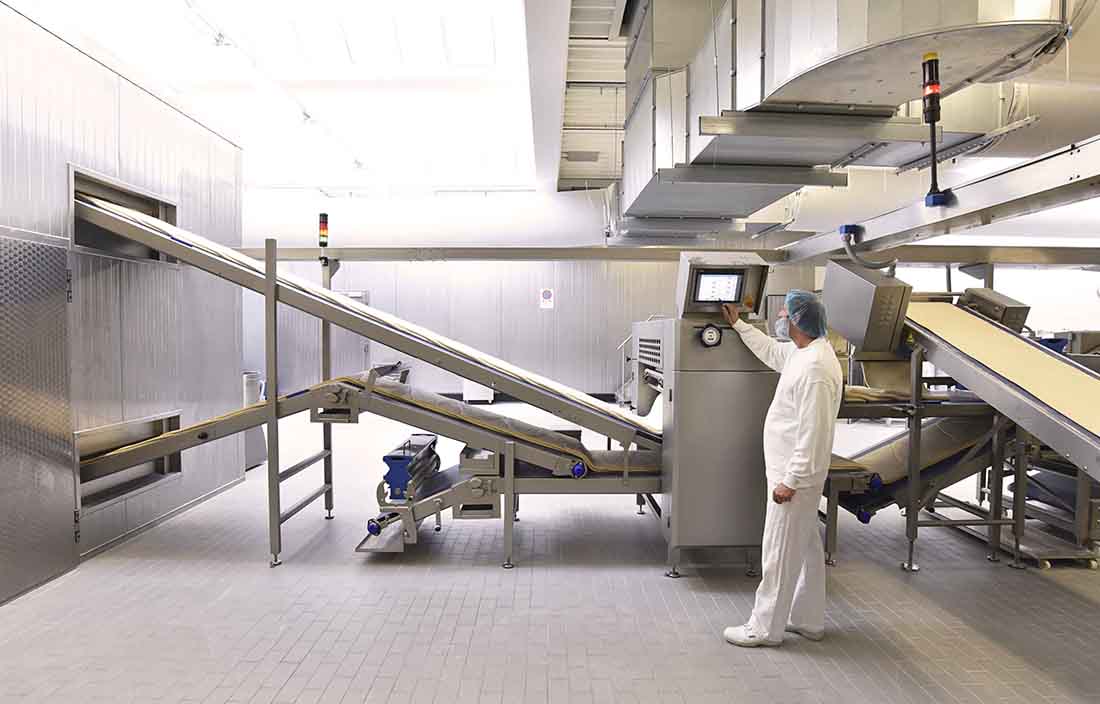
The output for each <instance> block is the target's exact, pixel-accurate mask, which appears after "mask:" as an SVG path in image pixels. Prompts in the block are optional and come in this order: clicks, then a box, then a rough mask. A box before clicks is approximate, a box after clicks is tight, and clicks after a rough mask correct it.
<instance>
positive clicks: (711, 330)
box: [699, 325, 722, 347]
mask: <svg viewBox="0 0 1100 704" xmlns="http://www.w3.org/2000/svg"><path fill="white" fill-rule="evenodd" d="M699 335H700V337H701V338H702V340H703V346H704V347H715V346H717V345H718V344H719V343H721V342H722V331H721V330H719V329H718V328H716V327H714V326H713V325H708V326H706V327H705V328H703V331H702V332H701V333H700V334H699Z"/></svg>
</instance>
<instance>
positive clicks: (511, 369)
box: [79, 193, 662, 438]
mask: <svg viewBox="0 0 1100 704" xmlns="http://www.w3.org/2000/svg"><path fill="white" fill-rule="evenodd" d="M79 198H80V199H81V200H83V201H84V202H87V203H89V204H91V205H93V206H95V207H97V208H100V209H102V210H106V211H107V212H109V213H111V214H112V215H115V216H117V217H120V218H124V219H127V220H130V221H133V222H136V223H137V224H139V225H141V226H142V227H144V228H146V229H148V230H152V231H153V232H156V233H159V234H161V235H163V236H165V237H168V238H170V239H172V240H175V241H176V242H179V243H181V244H184V245H187V246H188V247H192V248H194V249H196V250H198V251H201V252H204V253H206V254H208V255H211V256H214V257H218V258H219V259H222V260H224V261H226V262H230V263H232V264H235V265H236V266H238V267H241V268H243V269H246V270H248V271H251V272H253V273H256V274H259V275H261V276H262V275H263V274H264V263H263V262H261V261H257V260H255V259H252V258H250V257H246V256H244V255H242V254H240V253H239V252H235V251H234V250H232V249H230V248H229V247H225V246H223V245H220V244H218V243H216V242H212V241H210V240H208V239H206V238H205V237H201V236H199V235H196V234H194V233H191V232H188V231H186V230H182V229H180V228H178V227H175V226H173V225H170V224H168V223H166V222H163V221H161V220H157V219H156V218H153V217H150V216H148V215H145V214H144V213H140V212H138V211H136V210H132V209H130V208H126V207H123V206H120V205H116V204H114V203H110V202H108V201H105V200H101V199H99V198H95V197H93V196H90V195H87V194H84V193H81V194H79ZM279 283H280V284H281V285H283V286H288V287H293V288H295V289H298V290H300V291H302V292H304V293H307V294H309V295H310V296H313V297H315V298H318V299H322V300H324V301H326V302H328V303H331V304H333V305H336V306H339V307H341V308H343V309H344V310H345V311H347V312H350V313H352V314H354V315H356V316H359V317H361V318H365V319H367V320H369V321H371V322H373V323H375V324H379V325H384V326H386V327H388V328H391V329H393V330H395V331H397V332H400V333H403V334H405V335H408V336H410V337H413V338H416V339H419V340H421V341H423V342H426V343H429V344H432V345H435V346H437V347H441V348H444V349H446V350H448V351H450V352H452V353H454V354H457V355H459V356H461V357H464V358H466V359H467V360H469V361H472V362H475V363H477V364H481V365H483V366H485V367H488V368H490V369H492V370H494V371H496V372H497V373H499V374H502V375H505V376H509V377H512V378H514V379H518V380H520V381H523V382H526V383H528V384H531V385H532V386H536V387H539V388H541V389H542V390H544V391H547V392H550V393H552V394H555V395H558V396H560V397H564V398H566V399H569V400H570V401H573V402H575V403H578V404H580V405H583V406H586V407H587V408H589V409H591V410H593V411H595V412H597V413H600V414H602V415H604V416H610V417H613V418H617V419H618V420H620V421H623V422H625V423H627V424H629V425H633V426H634V427H636V428H638V429H639V430H642V431H645V432H647V433H649V434H650V435H654V436H656V437H658V438H659V437H660V436H661V431H662V428H661V427H660V426H655V425H653V424H652V423H650V422H649V421H647V420H646V419H645V418H642V417H640V416H637V415H635V414H633V413H631V412H630V411H628V410H626V409H623V408H620V407H619V406H616V405H614V404H611V403H606V402H604V401H600V400H599V399H597V398H595V397H593V396H590V395H589V394H586V393H584V392H583V391H579V390H577V389H574V388H572V387H570V386H566V385H565V384H561V383H559V382H556V381H554V380H553V379H548V378H546V377H544V376H541V375H539V374H535V373H534V372H531V371H528V370H526V369H522V368H520V367H517V366H515V365H514V364H510V363H508V362H506V361H504V360H502V359H499V358H497V357H494V356H492V355H490V354H486V353H484V352H481V351H480V350H476V349H474V348H473V347H470V346H469V345H464V344H462V343H461V342H458V341H457V340H452V339H450V338H448V337H444V336H443V335H440V334H438V333H435V332H432V331H431V330H428V329H427V328H424V327H421V326H419V325H415V324H413V323H410V322H409V321H407V320H403V319H401V318H398V317H397V316H394V315H390V314H389V313H385V312H383V311H380V310H378V309H377V308H371V307H370V306H367V305H364V304H362V303H360V302H358V301H355V300H353V299H351V298H348V297H347V296H344V295H341V294H339V293H335V292H333V291H330V290H328V289H325V288H324V287H322V286H318V285H317V284H314V283H311V282H309V281H306V280H304V279H300V278H298V277H295V276H291V275H289V274H279Z"/></svg>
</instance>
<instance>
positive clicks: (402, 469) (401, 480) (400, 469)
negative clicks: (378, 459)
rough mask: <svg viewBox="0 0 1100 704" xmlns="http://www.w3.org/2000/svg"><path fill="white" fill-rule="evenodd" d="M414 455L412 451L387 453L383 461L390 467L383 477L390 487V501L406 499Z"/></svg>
mask: <svg viewBox="0 0 1100 704" xmlns="http://www.w3.org/2000/svg"><path fill="white" fill-rule="evenodd" d="M414 457H415V456H414V455H413V454H411V453H401V452H398V453H393V454H389V455H386V456H385V457H383V458H382V461H383V462H385V463H386V466H387V467H389V471H387V472H386V474H385V476H383V477H382V479H383V480H385V482H386V485H387V486H388V487H389V488H390V501H404V500H405V499H406V498H408V497H407V495H406V492H407V491H408V489H409V482H410V481H411V480H412V475H411V474H409V465H410V464H412V461H413V459H414Z"/></svg>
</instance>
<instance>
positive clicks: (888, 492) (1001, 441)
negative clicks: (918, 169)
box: [825, 262, 1100, 570]
mask: <svg viewBox="0 0 1100 704" xmlns="http://www.w3.org/2000/svg"><path fill="white" fill-rule="evenodd" d="M898 286H899V283H898V282H894V281H892V280H889V277H883V276H882V275H881V274H879V273H878V272H875V271H871V270H868V269H863V268H860V267H858V266H856V265H853V264H847V263H844V264H842V263H839V262H830V263H829V264H828V269H827V272H826V277H825V303H826V306H827V308H828V313H829V320H830V324H831V325H832V326H833V327H834V328H836V329H837V330H839V331H841V332H842V333H844V334H846V335H851V336H852V338H851V339H855V340H858V342H857V343H856V346H857V348H862V347H863V346H864V345H867V344H868V341H871V344H870V347H871V349H869V350H866V351H864V350H863V349H857V358H860V357H862V358H863V359H864V360H873V361H872V362H871V364H874V365H879V366H880V371H882V372H884V373H883V374H881V376H882V378H889V379H895V380H896V379H897V378H898V375H897V373H896V372H897V371H898V370H897V369H893V368H892V367H893V365H898V364H900V365H901V372H902V375H901V385H902V388H901V389H900V390H901V391H902V395H901V398H900V399H899V400H896V401H892V402H886V403H878V404H876V403H849V402H847V401H846V402H845V404H844V406H843V407H842V410H841V414H842V416H846V417H849V418H886V417H900V418H906V419H907V422H908V425H909V428H908V430H907V431H906V432H905V433H903V434H902V435H900V436H898V437H897V438H893V439H891V440H888V441H886V442H885V443H883V444H882V445H881V446H879V447H875V448H871V449H869V450H867V451H866V452H865V454H863V455H860V456H858V457H855V458H853V459H854V460H855V464H857V465H860V464H862V465H865V466H864V468H863V470H866V469H867V467H866V465H871V466H874V469H873V471H870V472H867V471H861V470H860V469H859V468H858V467H857V468H855V469H854V470H853V468H851V467H839V466H838V467H837V468H836V470H835V471H833V472H830V479H829V482H828V483H827V486H826V493H827V495H828V498H829V506H828V511H827V515H828V519H827V523H828V525H829V531H828V533H829V535H828V538H827V541H826V542H827V547H826V550H827V552H830V553H831V552H832V551H833V550H835V545H836V537H835V535H836V534H835V530H836V528H835V510H836V505H837V502H838V501H839V503H840V505H842V506H845V507H846V508H848V509H849V510H851V511H852V512H853V513H856V515H857V516H859V517H860V519H861V520H863V521H864V522H867V521H869V520H870V519H871V517H872V516H873V515H874V512H875V511H877V510H878V509H880V508H882V507H884V506H886V505H888V504H897V505H899V506H902V507H904V508H905V509H906V524H907V525H906V533H907V537H908V539H909V554H908V558H907V560H906V561H905V562H904V563H903V565H902V566H903V567H904V568H905V569H908V570H916V569H917V565H916V563H915V562H914V558H913V554H914V552H913V550H914V544H915V542H916V538H917V530H918V528H922V527H933V526H953V527H957V528H961V529H963V530H967V531H971V532H975V533H977V534H978V535H980V537H982V538H983V539H984V540H987V541H988V543H989V547H990V559H991V560H996V559H998V554H999V552H1000V551H1001V550H1002V548H1007V549H1009V550H1011V551H1012V552H1014V554H1015V557H1016V559H1015V560H1014V564H1016V565H1018V564H1019V560H1020V557H1021V556H1026V557H1031V558H1032V559H1035V560H1037V561H1038V562H1039V563H1040V564H1042V563H1043V562H1044V560H1045V559H1046V557H1045V556H1051V555H1052V553H1051V548H1050V546H1049V544H1044V543H1043V541H1041V540H1040V539H1039V538H1038V536H1036V535H1034V534H1031V535H1028V536H1027V537H1026V538H1025V535H1024V532H1025V517H1026V516H1029V515H1031V514H1032V513H1033V512H1032V511H1031V510H1030V509H1029V508H1028V507H1027V506H1026V505H1025V500H1026V497H1027V496H1028V492H1029V489H1028V481H1029V477H1028V471H1029V469H1030V468H1031V465H1032V461H1031V458H1032V457H1033V456H1034V454H1035V453H1036V452H1038V448H1040V447H1047V448H1050V449H1051V450H1053V451H1055V452H1056V453H1057V454H1058V455H1059V456H1061V457H1062V458H1063V459H1064V461H1065V462H1066V463H1067V464H1069V465H1072V466H1076V467H1077V468H1078V469H1079V470H1080V471H1081V472H1082V473H1083V474H1086V475H1092V476H1094V477H1096V476H1098V475H1100V416H1098V415H1097V411H1096V406H1095V404H1094V403H1090V402H1089V401H1088V400H1087V399H1089V398H1090V397H1091V398H1095V394H1096V393H1100V374H1097V373H1095V372H1093V371H1091V370H1089V369H1087V368H1085V367H1082V366H1079V365H1077V364H1075V363H1074V362H1073V361H1071V360H1070V359H1069V358H1067V357H1065V356H1062V355H1059V354H1057V353H1055V352H1054V351H1052V350H1050V349H1048V348H1046V347H1044V346H1043V345H1041V344H1039V343H1038V342H1037V341H1035V340H1032V339H1030V338H1028V337H1026V336H1024V335H1022V334H1020V333H1021V330H1022V329H1023V328H1024V324H1025V322H1026V317H1027V314H1028V310H1029V309H1028V306H1026V305H1025V304H1022V303H1020V302H1018V301H1014V300H1012V299H1009V298H1007V297H1006V296H1003V295H1001V294H999V293H997V292H995V291H992V290H989V289H968V290H967V291H965V292H964V293H962V294H951V293H946V294H942V295H941V294H937V295H935V296H933V297H931V298H929V297H928V296H923V297H920V298H921V300H920V302H918V297H917V296H916V295H913V296H912V297H911V301H910V302H908V303H907V304H905V305H898V304H897V302H898V297H897V296H896V295H895V292H896V290H897V289H898ZM883 289H886V290H885V291H884V290H883ZM955 298H958V300H957V301H955V302H954V304H953V303H952V301H953V299H955ZM875 330H877V331H878V332H879V333H882V334H877V333H876V334H871V333H872V332H874V331H875ZM894 330H900V336H894V335H893V334H890V335H887V334H885V333H886V331H894ZM865 331H867V333H866V334H865V335H864V334H863V333H864V332H865ZM891 357H893V358H894V359H897V360H900V361H899V362H892V361H889V359H890V358H891ZM925 361H927V362H929V363H931V364H932V365H933V366H934V367H935V369H936V370H937V371H938V372H939V373H940V376H936V377H929V376H927V375H926V373H925V368H924V362H925ZM867 364H868V362H867V361H865V362H864V365H865V371H866V365H867ZM906 372H907V374H906ZM906 377H907V378H906ZM935 386H948V387H952V386H955V387H959V388H965V389H966V390H967V391H966V392H965V393H962V394H960V393H957V392H937V393H932V392H931V389H932V387H935ZM1066 389H1069V390H1075V391H1076V390H1079V393H1068V394H1067V393H1065V392H1064V390H1066ZM898 390H899V389H898V388H893V389H891V391H898ZM1059 390H1063V391H1062V392H1059ZM983 416H985V417H986V419H983V418H982V417H983ZM990 416H991V418H989V417H990ZM932 419H935V420H932ZM926 420H927V422H926ZM1009 466H1011V470H1009V469H1008V467H1009ZM903 470H904V471H903ZM1009 474H1011V475H1014V487H1015V490H1013V491H1012V493H1011V495H1010V496H1006V493H1005V491H1004V487H1003V480H1004V477H1005V476H1006V475H1009ZM975 475H977V476H979V478H980V479H979V483H978V494H977V504H974V503H971V502H969V501H964V500H960V499H959V498H958V497H957V496H950V495H948V494H945V493H943V489H946V488H947V487H949V486H951V485H952V484H955V483H956V482H958V481H960V480H961V479H964V478H966V477H968V476H975ZM1084 496H1088V494H1087V492H1086V493H1085V494H1084ZM1006 504H1010V505H1011V514H1012V518H1011V519H1008V518H1006V515H1005V513H1006V512H1005V508H1006ZM924 509H927V512H926V513H922V510H924ZM1081 515H1087V512H1083V513H1082V514H1081ZM1006 527H1011V537H1008V536H1006V535H1004V532H1005V531H1003V530H1002V529H1003V528H1006ZM1071 547H1072V546H1071ZM1057 550H1058V552H1057V555H1058V556H1059V559H1063V558H1064V559H1080V560H1087V561H1089V563H1090V566H1092V565H1094V564H1095V560H1094V558H1095V557H1096V556H1095V554H1094V553H1091V552H1089V551H1087V550H1076V549H1075V550H1073V551H1066V550H1063V549H1061V548H1058V549H1057Z"/></svg>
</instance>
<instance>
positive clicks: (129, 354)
mask: <svg viewBox="0 0 1100 704" xmlns="http://www.w3.org/2000/svg"><path fill="white" fill-rule="evenodd" d="M121 275H122V276H121V279H122V280H121V286H120V289H119V300H120V306H119V308H120V310H121V313H122V415H123V417H124V418H126V419H128V420H129V419H134V418H142V417H144V416H148V415H152V414H154V413H162V412H166V411H171V410H173V409H174V408H176V407H177V406H178V404H179V400H180V398H179V397H180V389H179V386H180V381H181V377H180V361H179V360H180V353H181V349H180V343H181V342H182V340H181V336H180V320H179V306H180V298H179V294H180V277H179V267H178V266H177V265H172V264H160V263H156V262H122V267H121ZM109 363H110V362H108V364H109Z"/></svg>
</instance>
